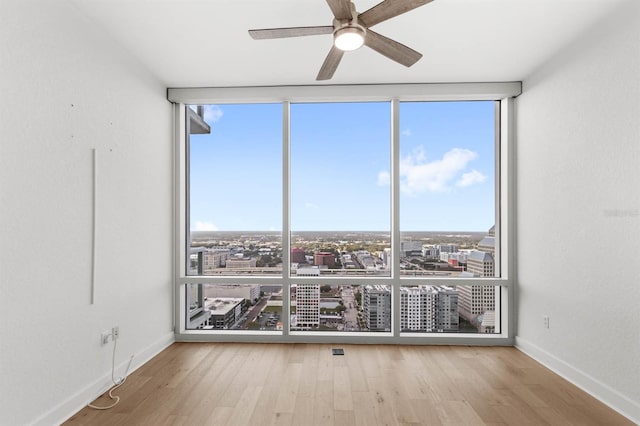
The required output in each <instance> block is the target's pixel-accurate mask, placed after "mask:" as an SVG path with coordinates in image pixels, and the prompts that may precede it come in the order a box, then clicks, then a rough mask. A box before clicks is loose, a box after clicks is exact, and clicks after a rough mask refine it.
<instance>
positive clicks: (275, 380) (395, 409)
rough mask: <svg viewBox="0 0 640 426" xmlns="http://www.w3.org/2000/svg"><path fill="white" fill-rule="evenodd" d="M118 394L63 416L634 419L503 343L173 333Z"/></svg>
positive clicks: (149, 420) (294, 421) (376, 421)
mask: <svg viewBox="0 0 640 426" xmlns="http://www.w3.org/2000/svg"><path fill="white" fill-rule="evenodd" d="M333 347H342V348H344V349H345V355H344V356H333V355H332V353H331V349H332V348H333ZM114 393H115V395H118V396H120V397H121V402H120V403H119V404H118V405H116V406H115V407H114V408H113V409H110V410H106V411H98V410H93V409H91V408H88V407H87V408H84V409H82V410H80V411H79V412H78V413H76V414H75V415H73V416H72V417H71V418H69V420H67V422H65V423H64V424H65V425H91V426H102V425H105V426H131V425H134V426H137V425H153V426H157V425H176V426H179V425H189V426H190V425H215V426H221V425H230V426H242V425H295V426H299V425H304V426H307V425H309V426H311V425H314V426H315V425H323V426H324V425H327V426H329V425H366V426H370V425H433V426H441V425H464V426H468V425H493V426H504V425H518V426H520V425H523V426H524V425H534V424H535V425H558V426H560V425H562V426H565V425H586V426H589V425H593V426H595V425H614V426H618V425H619V426H627V425H632V424H633V423H631V422H630V421H629V420H627V419H625V418H624V417H623V416H621V415H619V414H618V413H616V412H615V411H613V410H611V409H610V408H608V407H607V406H605V405H604V404H602V403H601V402H599V401H597V400H596V399H595V398H593V397H592V396H590V395H588V394H586V393H585V392H583V391H581V390H580V389H578V388H577V387H575V386H573V385H572V384H571V383H569V382H567V381H566V380H563V379H562V378H560V377H558V376H557V375H556V374H554V373H553V372H551V371H550V370H548V369H546V368H544V367H543V366H541V365H539V364H538V363H536V362H535V361H534V360H532V359H531V358H529V357H528V356H526V355H524V354H522V353H521V352H519V351H518V350H517V349H515V348H510V347H495V348H494V347H463V346H457V347H451V346H402V345H395V346H393V345H337V346H336V345H326V344H250V343H175V344H173V345H171V346H170V347H168V348H167V349H166V350H164V351H163V352H162V353H160V354H159V355H158V356H156V357H154V358H153V359H152V360H150V361H149V362H148V363H147V364H145V365H144V366H142V367H141V368H139V369H138V370H137V371H135V372H134V373H133V374H131V376H130V377H129V378H128V379H127V381H126V383H125V384H124V385H123V386H122V387H120V388H119V389H117V390H116V391H115V392H114ZM111 402H112V400H110V399H109V398H108V397H107V396H104V395H103V396H101V397H100V398H98V399H97V400H96V404H101V405H108V404H110V403H111Z"/></svg>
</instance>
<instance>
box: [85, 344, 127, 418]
mask: <svg viewBox="0 0 640 426" xmlns="http://www.w3.org/2000/svg"><path fill="white" fill-rule="evenodd" d="M117 346H118V338H117V337H115V336H114V337H113V355H112V358H111V381H112V382H113V384H114V385H115V386H113V387H112V388H111V389H109V398H111V399H113V400H114V402H113V403H112V404H111V405H107V406H105V407H100V406H98V405H93V404H91V403H89V404H87V406H88V407H91V408H94V409H96V410H108V409H109V408H113V407H115V406H116V405H118V403H119V402H120V397H119V396H114V395H113V391H114V390H116V389H118V388H119V387H120V386H122V385H124V382H126V381H127V375H128V374H129V368H131V361H133V355H131V358H129V364H127V369H126V370H125V372H124V376H123V377H120V378H119V379H117V380H116V378H115V370H116V347H117Z"/></svg>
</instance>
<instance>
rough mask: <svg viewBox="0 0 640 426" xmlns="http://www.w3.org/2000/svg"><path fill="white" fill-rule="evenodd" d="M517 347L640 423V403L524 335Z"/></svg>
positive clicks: (517, 340)
mask: <svg viewBox="0 0 640 426" xmlns="http://www.w3.org/2000/svg"><path fill="white" fill-rule="evenodd" d="M515 347H516V348H517V349H518V350H519V351H521V352H523V353H525V354H527V355H528V356H530V357H531V358H533V359H535V360H536V361H538V362H539V363H540V364H542V365H544V366H545V367H547V368H548V369H549V370H551V371H553V372H554V373H556V374H557V375H559V376H561V377H562V378H563V379H565V380H567V381H569V382H571V383H572V384H574V385H576V386H577V387H579V388H580V389H582V390H583V391H585V392H587V393H588V394H589V395H591V396H593V397H594V398H596V399H598V400H599V401H601V402H602V403H603V404H606V405H607V406H609V407H610V408H611V409H613V410H615V411H617V412H618V413H620V414H621V415H623V416H625V417H626V418H627V419H629V420H631V421H632V422H634V423H636V424H640V403H638V402H635V401H632V400H631V399H629V398H628V397H627V396H625V395H623V394H621V393H620V392H618V391H616V390H615V389H613V388H611V387H610V386H608V385H606V384H605V383H602V382H601V381H600V380H598V379H596V378H594V377H592V376H590V375H589V374H587V373H585V372H584V371H582V370H579V369H577V368H575V367H574V366H572V365H570V364H568V363H566V362H565V361H563V360H562V359H560V358H558V357H556V356H555V355H553V354H551V353H549V352H547V351H546V350H544V349H542V348H540V347H539V346H537V345H535V344H533V343H531V342H529V341H528V340H526V339H523V338H522V337H517V336H516V338H515Z"/></svg>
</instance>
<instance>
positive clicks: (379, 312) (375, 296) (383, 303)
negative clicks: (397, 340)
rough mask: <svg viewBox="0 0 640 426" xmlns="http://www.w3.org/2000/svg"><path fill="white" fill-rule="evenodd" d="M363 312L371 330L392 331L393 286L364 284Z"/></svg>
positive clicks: (366, 323)
mask: <svg viewBox="0 0 640 426" xmlns="http://www.w3.org/2000/svg"><path fill="white" fill-rule="evenodd" d="M362 314H363V317H364V322H365V327H366V328H368V329H369V331H390V330H391V288H390V287H389V286H386V285H365V286H362Z"/></svg>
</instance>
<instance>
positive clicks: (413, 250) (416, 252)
mask: <svg viewBox="0 0 640 426" xmlns="http://www.w3.org/2000/svg"><path fill="white" fill-rule="evenodd" d="M421 255H422V242H421V241H400V256H401V257H408V256H421Z"/></svg>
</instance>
